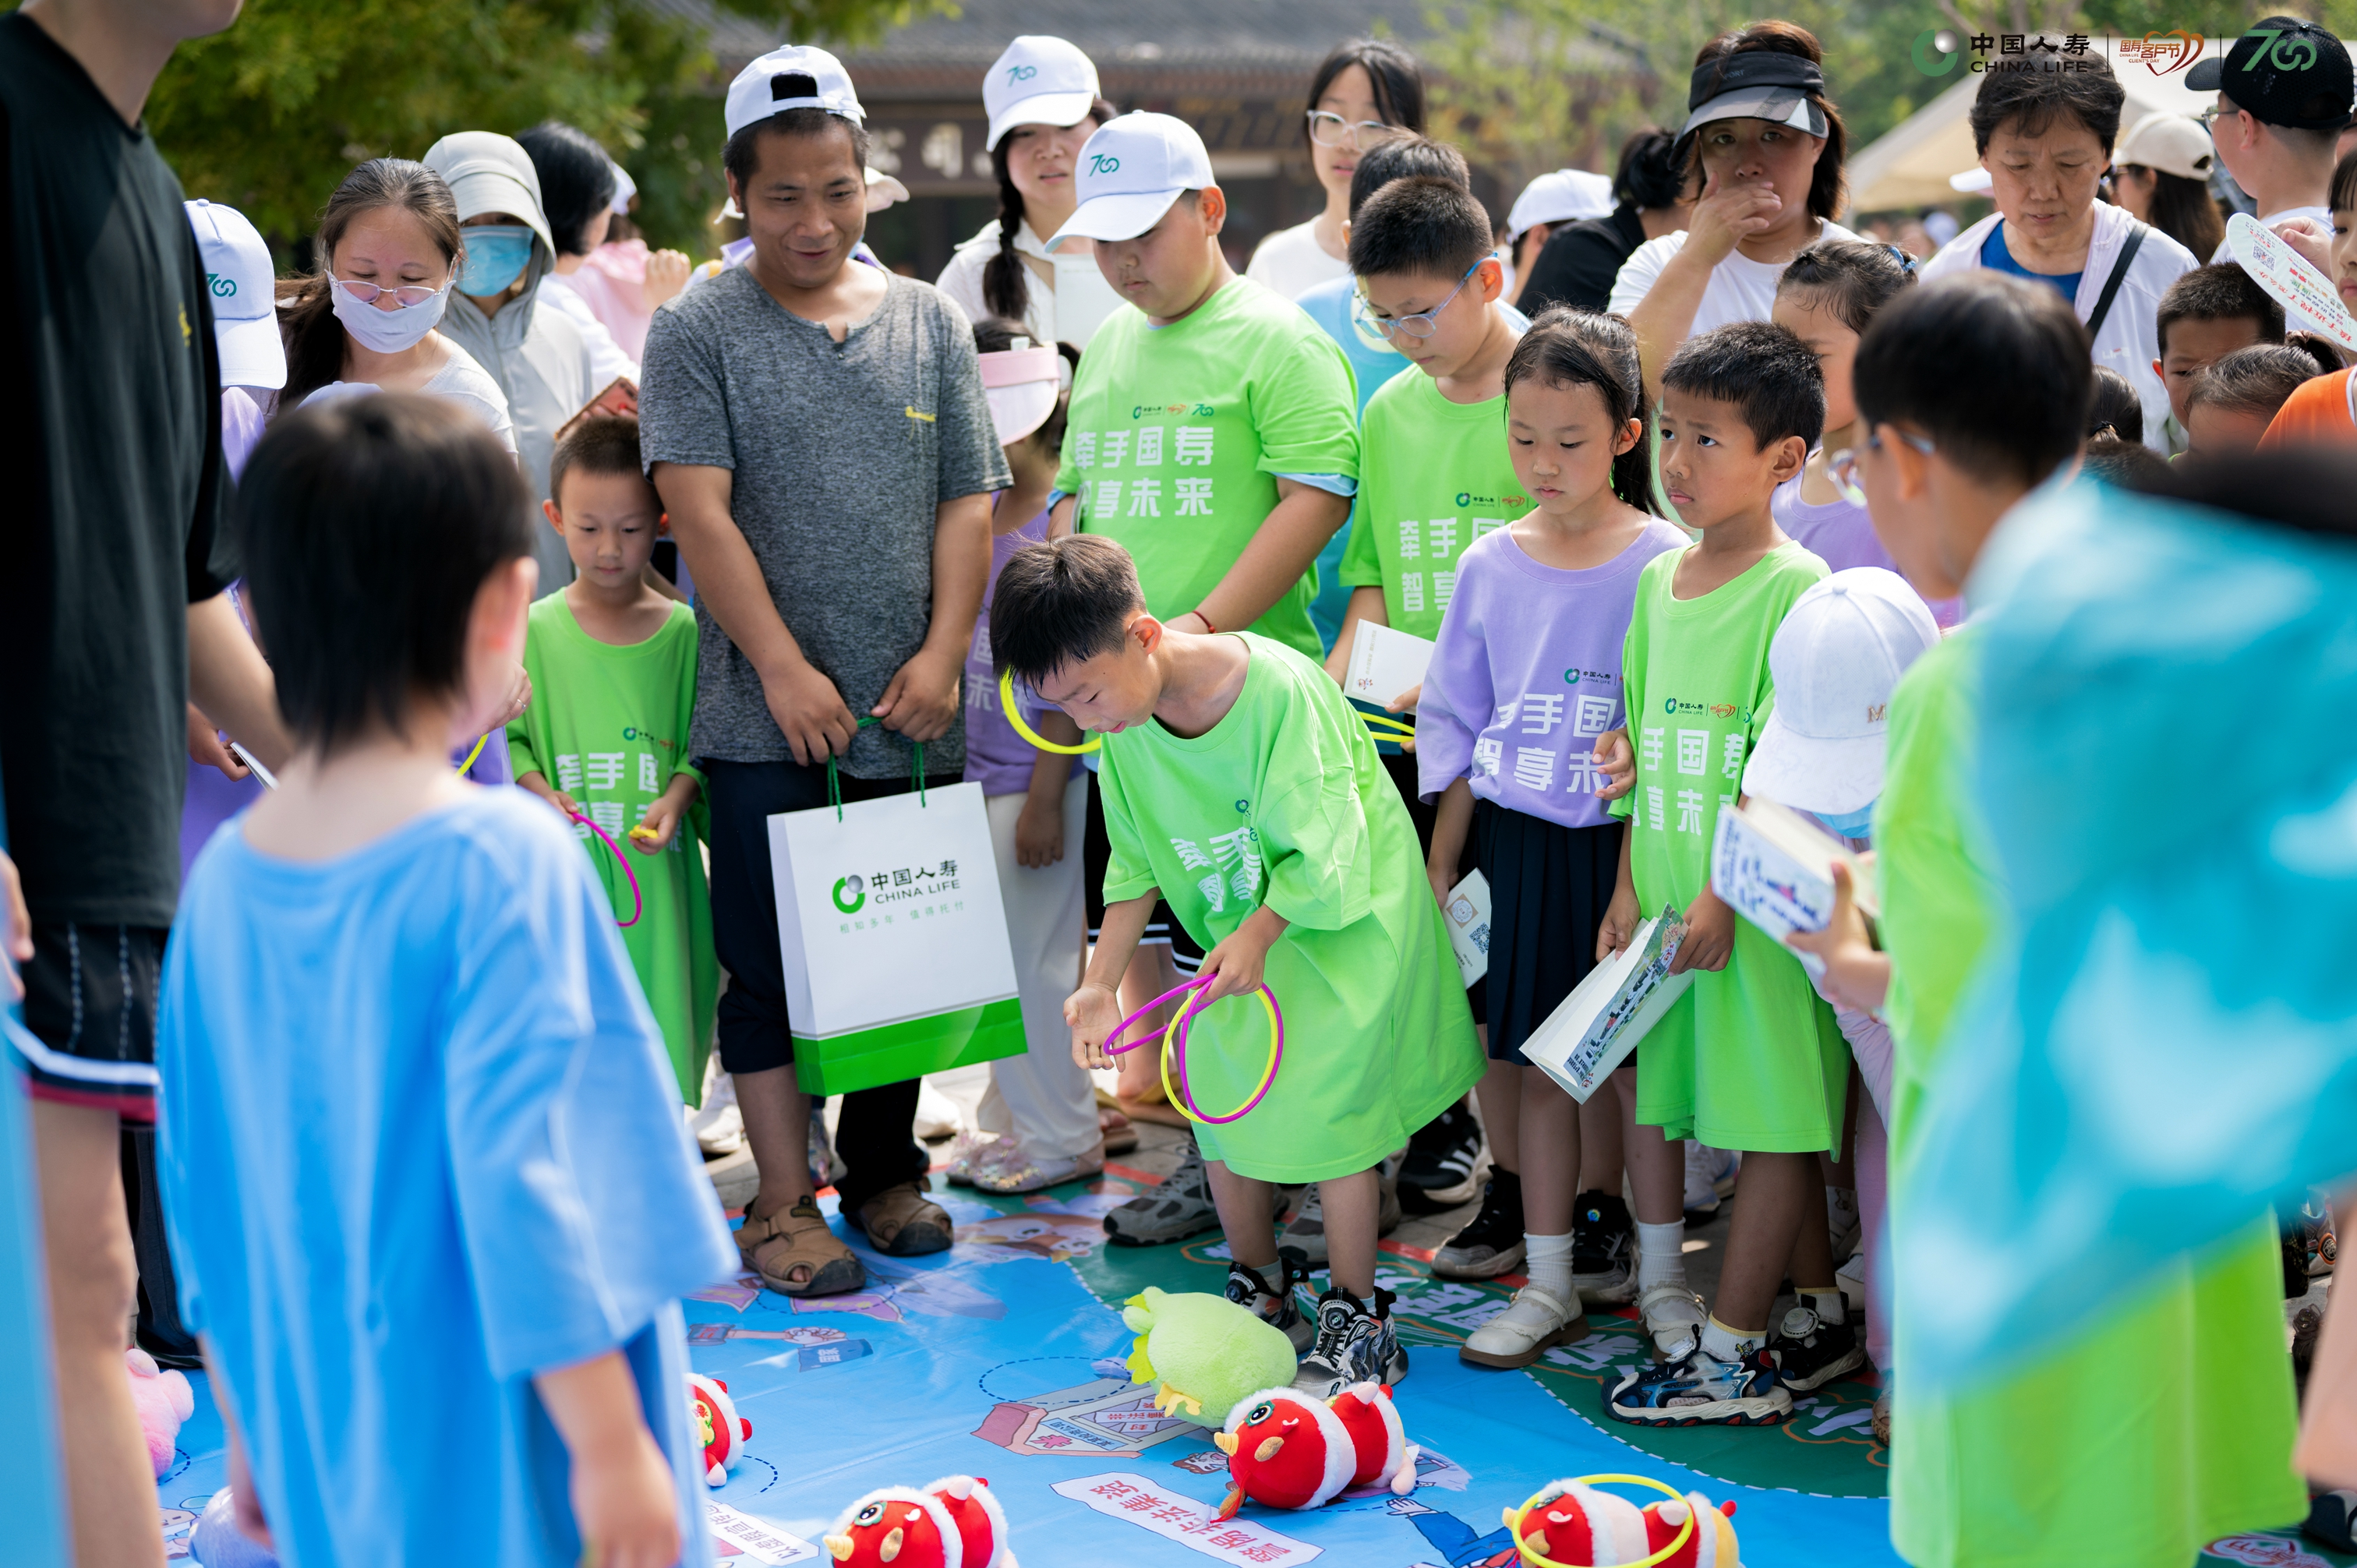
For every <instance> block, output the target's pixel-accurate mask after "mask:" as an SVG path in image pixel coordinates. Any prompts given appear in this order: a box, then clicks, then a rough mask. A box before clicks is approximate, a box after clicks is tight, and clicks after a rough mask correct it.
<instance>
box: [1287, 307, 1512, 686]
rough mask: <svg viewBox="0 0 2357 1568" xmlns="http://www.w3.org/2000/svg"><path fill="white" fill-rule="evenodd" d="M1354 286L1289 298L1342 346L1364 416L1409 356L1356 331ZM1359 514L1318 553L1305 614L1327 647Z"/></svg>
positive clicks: (1345, 597)
mask: <svg viewBox="0 0 2357 1568" xmlns="http://www.w3.org/2000/svg"><path fill="white" fill-rule="evenodd" d="M1358 291H1359V280H1358V279H1357V278H1354V277H1348V276H1345V277H1339V278H1329V279H1328V280H1327V281H1326V282H1324V283H1321V284H1316V285H1312V286H1310V287H1309V288H1307V289H1305V290H1303V291H1302V292H1301V293H1300V294H1299V295H1296V296H1295V297H1294V301H1293V303H1294V304H1296V305H1297V306H1301V308H1302V309H1304V310H1306V311H1308V313H1309V319H1310V320H1312V321H1315V322H1316V323H1318V326H1320V327H1322V328H1325V329H1326V336H1328V337H1329V338H1332V339H1334V341H1335V342H1337V343H1339V344H1340V345H1341V348H1342V356H1343V358H1345V359H1347V360H1350V361H1351V375H1352V376H1353V377H1355V378H1357V380H1358V383H1359V413H1360V415H1361V417H1362V418H1363V417H1364V416H1365V414H1366V412H1367V400H1368V399H1369V398H1371V397H1372V396H1374V395H1375V389H1376V388H1377V387H1379V386H1382V385H1383V383H1384V382H1385V381H1389V380H1391V379H1392V378H1393V377H1394V376H1395V375H1398V374H1399V373H1400V372H1401V371H1404V370H1405V369H1407V365H1408V360H1407V356H1406V355H1405V354H1403V353H1401V352H1400V351H1399V350H1398V349H1394V348H1392V347H1391V346H1390V345H1388V344H1386V343H1383V340H1382V339H1381V338H1376V339H1375V340H1374V341H1372V342H1370V341H1369V340H1368V339H1367V338H1365V337H1363V336H1361V334H1360V332H1359V329H1358V328H1357V327H1356V326H1355V325H1354V324H1353V323H1352V322H1351V300H1352V299H1353V298H1354V297H1355V296H1356V295H1357V294H1358ZM1500 308H1501V309H1502V310H1503V311H1505V313H1506V319H1507V320H1509V321H1511V322H1512V323H1513V324H1514V330H1515V331H1517V332H1527V331H1529V330H1530V326H1531V318H1530V317H1527V316H1524V315H1523V313H1522V312H1521V311H1519V310H1516V309H1515V308H1514V307H1513V306H1511V305H1505V304H1502V303H1501V306H1500ZM1358 515H1359V513H1358V508H1356V507H1352V508H1351V517H1350V520H1349V521H1345V522H1344V523H1343V524H1342V526H1341V527H1340V528H1339V529H1337V530H1335V532H1334V537H1333V538H1331V539H1329V540H1328V541H1327V542H1326V547H1325V548H1324V549H1323V550H1320V551H1319V552H1318V596H1317V597H1316V598H1314V599H1312V600H1310V601H1309V618H1310V620H1311V621H1312V622H1313V623H1314V624H1315V625H1316V626H1317V628H1318V640H1319V641H1320V642H1322V643H1324V644H1325V645H1326V646H1327V647H1328V648H1329V649H1331V648H1332V647H1333V646H1334V639H1335V636H1336V635H1337V634H1338V633H1340V631H1341V629H1342V617H1343V616H1344V615H1345V614H1346V613H1348V611H1349V609H1350V607H1351V585H1349V584H1348V583H1345V582H1344V581H1342V551H1343V549H1344V547H1345V546H1347V545H1348V544H1349V543H1350V542H1351V524H1352V523H1354V522H1356V521H1358Z"/></svg>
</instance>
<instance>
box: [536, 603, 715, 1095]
mask: <svg viewBox="0 0 2357 1568" xmlns="http://www.w3.org/2000/svg"><path fill="white" fill-rule="evenodd" d="M523 667H524V672H525V673H526V674H528V675H530V676H531V677H532V705H531V706H529V707H527V708H526V709H524V711H523V713H522V715H521V716H520V717H518V718H517V719H516V720H514V722H512V723H511V724H510V725H508V757H509V760H510V762H511V764H512V765H513V767H514V769H515V776H516V777H517V778H519V779H521V778H522V777H523V776H524V775H525V774H527V773H537V774H539V775H540V776H541V777H542V778H544V779H547V780H548V783H549V786H550V787H551V788H552V789H558V790H561V791H563V792H564V793H565V794H567V795H570V796H572V797H573V799H574V800H575V802H576V803H577V804H578V805H579V806H580V808H581V810H582V811H583V812H584V813H585V814H586V815H587V817H588V818H589V820H590V821H591V822H596V823H597V826H598V827H599V828H600V829H602V830H604V832H605V833H606V836H607V837H608V838H610V839H612V840H613V841H614V842H615V843H617V844H619V845H620V846H621V849H622V853H623V854H627V855H629V856H630V871H631V872H632V873H633V874H635V875H637V877H638V882H639V895H640V900H641V903H642V908H641V912H640V915H639V918H638V920H637V921H636V922H635V923H634V924H632V925H629V926H626V927H624V928H623V929H622V945H623V946H624V947H625V948H627V949H629V950H630V967H631V968H633V969H635V970H636V971H637V972H638V976H639V984H640V988H641V989H643V990H644V991H645V993H646V996H647V1005H648V1006H649V1007H650V1008H651V1009H652V1011H653V1013H654V1015H655V1022H656V1023H658V1024H660V1025H661V1026H662V1032H663V1045H664V1047H666V1048H667V1049H668V1050H669V1052H670V1054H671V1065H672V1070H673V1072H674V1073H676V1074H677V1075H678V1077H679V1092H680V1097H681V1098H682V1099H683V1100H684V1101H686V1102H687V1103H688V1104H690V1105H700V1104H702V1103H703V1101H704V1069H705V1060H706V1058H708V1057H709V1055H710V1053H711V1047H712V1031H713V1025H714V1021H715V1019H716V1015H717V1008H718V1004H719V998H720V961H719V959H718V958H717V957H716V956H715V954H714V952H713V948H712V902H711V899H710V897H708V896H707V895H706V893H705V882H704V854H703V850H702V844H703V841H704V838H705V828H704V823H705V810H704V801H703V798H702V796H701V795H700V794H699V795H698V797H697V799H696V802H695V804H694V806H693V807H691V808H690V809H689V810H688V811H685V812H683V813H682V817H681V821H680V825H679V831H678V832H675V833H673V835H672V841H671V843H670V845H669V846H668V847H667V848H665V849H663V850H662V852H660V853H659V854H647V853H645V852H644V851H642V850H640V848H639V847H638V846H637V845H636V844H634V843H631V842H630V837H629V833H630V830H631V829H632V828H634V827H637V826H638V825H639V823H640V821H641V820H642V819H644V817H645V816H646V814H647V808H648V807H650V806H651V805H653V804H654V803H655V799H656V797H657V796H659V795H661V794H662V792H663V791H664V790H665V789H669V788H671V781H672V779H673V775H675V774H678V773H690V774H694V773H695V772H696V770H695V768H694V765H693V764H691V763H690V762H689V761H688V758H687V725H688V718H689V715H691V714H694V712H695V612H694V610H691V609H689V608H688V607H686V606H685V605H673V607H672V611H671V618H670V619H669V620H667V621H665V622H664V623H663V626H662V630H660V631H658V632H656V633H655V634H654V635H653V636H652V637H651V638H649V639H646V640H645V641H644V642H640V643H633V644H630V645H628V646H617V645H615V644H613V643H610V642H600V641H598V640H597V639H596V638H594V637H591V636H590V635H589V634H588V633H587V632H586V631H584V630H582V629H581V623H580V622H579V621H577V620H576V619H575V618H574V617H573V608H572V607H571V606H569V605H567V604H566V603H565V596H564V595H563V594H561V593H556V594H551V595H549V596H547V597H546V598H544V599H542V600H540V601H539V602H537V603H535V604H534V605H533V607H532V612H531V615H530V617H529V618H528V619H527V620H526V622H525V627H524V643H523ZM696 777H697V779H698V781H699V782H701V779H702V775H700V774H697V775H696ZM572 826H573V831H574V832H575V833H576V834H578V835H579V837H580V839H581V842H582V848H583V853H585V854H587V855H588V857H589V864H590V865H592V866H594V867H595V868H596V870H597V878H598V880H599V881H600V882H601V883H603V884H604V885H605V887H606V893H607V896H608V898H609V899H611V900H612V902H613V906H614V918H615V919H616V920H618V921H619V920H626V919H629V918H630V879H629V877H628V876H626V875H624V873H623V870H622V867H621V865H620V863H619V862H618V861H617V860H616V859H615V857H614V852H613V851H612V850H610V849H608V848H607V847H606V846H605V844H604V843H601V842H600V841H599V840H598V838H597V835H596V834H595V833H592V832H590V831H589V830H588V829H587V828H586V827H584V826H582V825H581V824H580V823H578V822H575V823H574V824H572Z"/></svg>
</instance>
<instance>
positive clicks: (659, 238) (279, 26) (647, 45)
mask: <svg viewBox="0 0 2357 1568" xmlns="http://www.w3.org/2000/svg"><path fill="white" fill-rule="evenodd" d="M726 4H728V5H729V6H730V8H731V9H733V10H735V11H736V12H737V14H739V15H742V16H753V17H756V18H759V20H761V21H763V22H765V23H774V25H775V27H776V36H777V37H778V38H780V40H783V39H788V38H791V39H798V40H803V39H806V40H811V41H819V42H824V41H838V42H840V41H853V42H856V41H861V40H865V39H867V38H874V37H875V36H876V35H877V34H878V33H880V32H882V31H883V30H884V29H885V28H886V27H890V26H892V25H894V24H896V23H899V22H901V21H905V20H907V19H908V18H909V16H911V15H914V14H917V13H919V12H920V11H923V10H928V9H933V8H936V5H937V0H726ZM688 9H689V8H688V7H685V6H683V5H678V4H676V3H675V0H673V3H666V0H398V3H395V0H246V4H245V8H244V11H243V13H242V15H241V16H239V18H238V20H237V22H236V24H235V25H234V26H233V27H230V28H229V30H228V31H226V32H224V33H221V34H220V35H219V36H217V37H215V38H206V39H203V40H201V41H199V42H197V43H193V44H188V45H185V46H183V47H182V48H181V49H180V50H179V52H178V55H177V56H175V57H174V59H173V60H172V63H171V64H170V65H169V66H168V67H167V69H166V70H165V72H164V75H163V77H162V78H161V80H159V81H157V83H156V91H155V94H154V96H153V97H151V98H150V99H149V101H148V106H147V118H148V124H149V126H150V128H151V130H152V131H153V133H154V134H155V137H156V145H157V146H158V147H160V148H161V149H162V151H163V153H164V156H166V157H167V158H168V159H169V160H170V161H171V163H172V165H173V167H174V168H175V169H176V170H177V171H178V174H179V176H180V183H181V184H182V185H183V186H185V187H187V188H188V193H189V194H190V195H191V196H202V197H206V198H208V199H212V200H216V201H225V202H227V203H229V204H230V205H231V206H233V207H236V208H238V209H240V210H242V211H243V212H244V213H245V214H246V215H247V216H248V217H249V218H251V219H253V221H254V224H255V226H256V227H258V228H260V229H261V230H262V231H263V232H264V234H266V235H268V236H269V237H270V239H271V242H272V243H273V245H274V247H277V248H278V249H279V250H280V253H281V259H282V260H284V259H285V255H286V252H287V250H288V249H289V248H291V246H292V244H293V242H295V241H296V238H297V237H299V236H301V235H304V234H307V233H308V232H309V231H310V230H311V228H312V226H313V225H314V223H315V222H316V221H317V216H318V212H319V209H320V208H321V207H322V206H324V205H325V204H326V202H327V199H328V194H329V193H330V192H331V191H333V190H334V189H335V188H336V185H337V182H338V181H339V180H341V179H342V178H343V177H344V176H345V174H347V173H348V172H350V169H351V166H353V165H354V164H355V163H358V162H359V161H361V159H363V158H367V157H375V156H388V155H390V156H401V157H412V158H414V157H418V156H422V155H423V154H424V153H425V149H426V148H427V147H429V146H431V145H433V144H434V142H435V141H436V138H438V137H440V136H442V135H444V134H447V133H449V132H452V131H465V130H490V131H500V132H505V133H507V134H514V133H515V132H517V131H520V130H522V129H523V128H525V127H526V126H528V125H532V124H537V123H538V122H540V121H542V120H544V119H552V118H554V119H558V120H564V121H566V122H569V123H570V124H575V125H578V126H579V127H581V129H583V130H585V131H587V132H588V133H589V134H591V135H592V136H595V137H596V138H597V140H598V141H599V142H601V143H603V144H604V145H605V146H606V148H607V150H608V152H610V153H611V154H612V155H613V156H614V157H615V158H616V159H617V160H618V161H619V162H620V163H621V164H622V165H623V166H625V167H627V168H629V169H630V175H631V177H632V178H633V179H635V180H636V181H637V182H638V186H639V191H640V209H639V221H640V227H641V228H642V229H643V230H645V231H646V232H647V237H648V240H649V241H650V242H651V243H656V244H663V245H676V246H678V247H680V248H681V249H683V250H686V251H688V252H690V253H691V254H705V253H708V252H709V251H710V248H711V242H710V240H709V238H708V231H707V229H706V220H708V219H709V218H710V216H711V214H712V211H713V209H715V208H716V206H717V205H718V204H719V202H720V201H721V199H723V198H724V197H725V196H726V184H725V183H724V181H723V180H722V177H721V173H720V146H721V121H720V102H719V94H720V92H721V91H722V89H723V88H724V87H725V86H726V83H725V82H724V81H719V80H718V79H717V77H716V69H717V68H716V62H715V61H714V59H713V57H712V53H711V50H710V48H708V47H707V45H706V41H705V34H704V31H703V29H702V28H701V27H698V26H697V25H695V23H694V21H693V20H691V19H689V17H688V16H683V12H685V11H687V10H688Z"/></svg>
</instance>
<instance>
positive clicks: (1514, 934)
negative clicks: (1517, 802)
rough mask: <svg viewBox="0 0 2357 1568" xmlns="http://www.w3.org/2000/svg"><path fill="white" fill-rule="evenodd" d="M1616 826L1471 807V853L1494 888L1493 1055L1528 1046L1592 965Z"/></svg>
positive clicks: (1616, 849)
mask: <svg viewBox="0 0 2357 1568" xmlns="http://www.w3.org/2000/svg"><path fill="white" fill-rule="evenodd" d="M1620 833H1621V826H1620V823H1619V822H1606V823H1604V824H1602V825H1600V826H1598V827H1592V828H1567V827H1565V826H1564V825H1563V824H1561V823H1560V822H1548V821H1546V820H1545V819H1544V818H1543V817H1533V816H1526V815H1524V814H1523V812H1521V811H1511V810H1509V809H1508V808H1506V807H1503V806H1501V805H1499V804H1497V803H1496V802H1495V801H1491V800H1476V801H1474V802H1473V832H1472V843H1473V854H1474V860H1475V863H1476V864H1477V865H1480V868H1481V875H1483V876H1484V877H1485V878H1487V879H1488V881H1489V884H1490V972H1489V974H1488V976H1487V977H1486V979H1485V980H1484V982H1483V987H1482V988H1483V989H1484V990H1486V991H1487V992H1488V993H1489V994H1488V996H1487V998H1486V1000H1487V1002H1488V1006H1487V1007H1486V1008H1482V1007H1479V1006H1477V1007H1476V1008H1475V1010H1474V1016H1475V1017H1477V1018H1479V1019H1480V1020H1481V1021H1482V1022H1484V1023H1486V1024H1488V1025H1489V1026H1490V1059H1491V1060H1492V1061H1512V1062H1519V1061H1521V1060H1523V1054H1522V1049H1521V1047H1522V1044H1523V1041H1524V1040H1527V1039H1529V1038H1530V1037H1531V1036H1533V1035H1534V1034H1535V1033H1537V1031H1538V1027H1539V1026H1540V1025H1541V1024H1544V1023H1545V1022H1546V1019H1547V1015H1549V1014H1550V1013H1553V1012H1554V1011H1555V1009H1556V1008H1557V1007H1558V1006H1560V1005H1562V1004H1563V999H1564V998H1565V997H1566V996H1568V995H1570V994H1571V993H1572V990H1573V988H1574V987H1576V986H1577V985H1578V983H1580V982H1581V981H1582V980H1585V979H1586V978H1587V972H1588V971H1590V970H1592V969H1594V968H1595V967H1596V931H1597V928H1598V927H1599V926H1601V925H1602V924H1603V923H1604V911H1605V909H1606V908H1608V907H1609V905H1610V904H1611V902H1612V887H1613V884H1614V882H1615V881H1616V880H1617V879H1618V878H1619V876H1620Z"/></svg>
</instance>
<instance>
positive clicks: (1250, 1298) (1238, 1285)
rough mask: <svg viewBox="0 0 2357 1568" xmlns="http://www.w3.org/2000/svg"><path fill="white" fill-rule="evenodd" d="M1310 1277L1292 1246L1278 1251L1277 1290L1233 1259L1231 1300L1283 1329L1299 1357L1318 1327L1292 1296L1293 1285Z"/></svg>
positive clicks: (1257, 1273) (1311, 1340) (1262, 1277)
mask: <svg viewBox="0 0 2357 1568" xmlns="http://www.w3.org/2000/svg"><path fill="white" fill-rule="evenodd" d="M1308 1277H1309V1270H1308V1267H1307V1266H1306V1265H1305V1264H1304V1263H1303V1262H1302V1258H1301V1254H1300V1253H1299V1252H1298V1251H1295V1250H1294V1249H1293V1248H1291V1247H1286V1248H1284V1249H1282V1250H1281V1251H1278V1253H1277V1254H1276V1278H1277V1283H1276V1286H1275V1289H1271V1288H1270V1286H1269V1283H1268V1281H1267V1279H1266V1278H1265V1277H1264V1276H1263V1275H1262V1273H1261V1272H1260V1271H1259V1270H1258V1269H1254V1268H1247V1267H1246V1266H1244V1265H1243V1264H1242V1263H1239V1262H1235V1261H1234V1260H1233V1259H1230V1260H1229V1262H1228V1293H1227V1294H1228V1299H1229V1300H1230V1301H1232V1302H1234V1303H1235V1304H1236V1305H1238V1306H1244V1307H1250V1308H1251V1309H1252V1310H1253V1311H1254V1313H1255V1314H1257V1315H1258V1316H1259V1317H1260V1319H1261V1321H1262V1322H1264V1323H1266V1324H1268V1325H1270V1326H1273V1327H1276V1328H1281V1329H1283V1330H1284V1331H1285V1337H1286V1338H1287V1339H1290V1340H1291V1341H1293V1353H1294V1354H1295V1355H1297V1356H1298V1355H1300V1354H1301V1353H1302V1352H1303V1351H1305V1350H1307V1349H1308V1348H1309V1347H1310V1346H1311V1344H1313V1343H1314V1342H1315V1341H1316V1340H1317V1338H1318V1326H1317V1325H1316V1324H1314V1323H1312V1322H1310V1321H1309V1319H1308V1316H1306V1315H1305V1314H1304V1313H1303V1312H1302V1310H1301V1308H1300V1307H1299V1306H1298V1305H1296V1304H1295V1302H1294V1299H1293V1287H1294V1286H1295V1285H1296V1284H1297V1283H1300V1282H1302V1281H1304V1280H1306V1279H1308Z"/></svg>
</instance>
